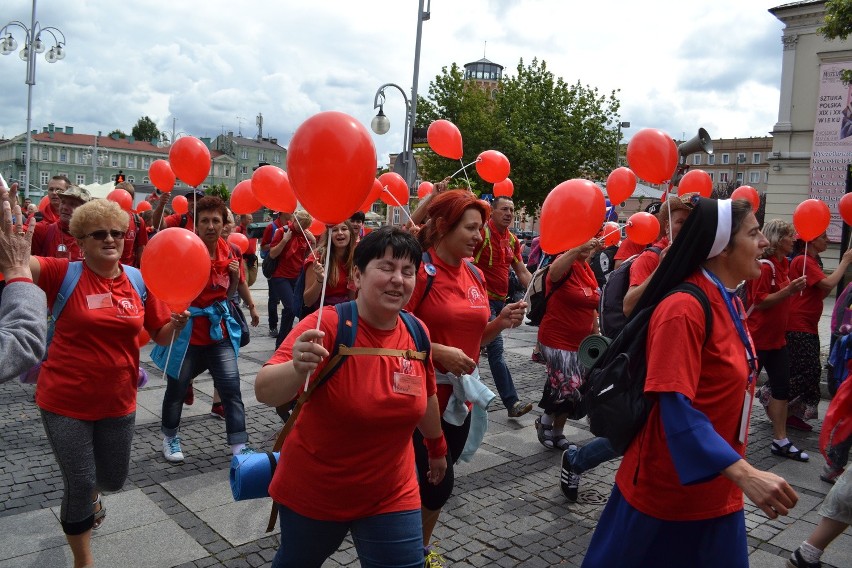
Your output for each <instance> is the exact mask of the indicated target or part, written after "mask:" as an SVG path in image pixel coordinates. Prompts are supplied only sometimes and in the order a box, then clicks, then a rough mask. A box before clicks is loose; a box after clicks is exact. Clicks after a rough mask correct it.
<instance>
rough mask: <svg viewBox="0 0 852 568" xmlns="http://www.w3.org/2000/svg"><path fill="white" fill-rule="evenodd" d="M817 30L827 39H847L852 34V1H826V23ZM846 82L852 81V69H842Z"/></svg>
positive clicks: (843, 78) (842, 76) (841, 76)
mask: <svg viewBox="0 0 852 568" xmlns="http://www.w3.org/2000/svg"><path fill="white" fill-rule="evenodd" d="M817 31H818V32H819V33H821V34H822V35H823V37H824V38H825V39H829V40H831V39H840V40H846V38H847V37H849V34H852V2H850V1H849V0H828V1H827V2H826V3H825V25H824V26H822V27H821V28H818V29H817ZM840 78H841V79H842V80H843V82H844V83H846V84H849V83H852V69H844V70H843V71H841V75H840Z"/></svg>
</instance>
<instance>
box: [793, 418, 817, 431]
mask: <svg viewBox="0 0 852 568" xmlns="http://www.w3.org/2000/svg"><path fill="white" fill-rule="evenodd" d="M787 426H789V427H790V428H793V429H794V430H801V431H803V432H810V431H811V430H813V429H814V427H813V426H811V425H810V424H808V423H807V422H805V421H804V420H802V419H801V418H799V417H798V416H788V417H787Z"/></svg>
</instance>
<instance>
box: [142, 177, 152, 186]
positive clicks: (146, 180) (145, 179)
mask: <svg viewBox="0 0 852 568" xmlns="http://www.w3.org/2000/svg"><path fill="white" fill-rule="evenodd" d="M142 184H143V185H151V178H149V177H148V176H145V177H143V178H142Z"/></svg>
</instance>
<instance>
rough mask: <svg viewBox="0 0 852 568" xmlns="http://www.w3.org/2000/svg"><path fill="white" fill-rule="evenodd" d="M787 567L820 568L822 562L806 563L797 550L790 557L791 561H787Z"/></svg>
mask: <svg viewBox="0 0 852 568" xmlns="http://www.w3.org/2000/svg"><path fill="white" fill-rule="evenodd" d="M787 566H788V568H820V567H821V566H822V562H819V561H817V562H805V559H804V558H802V553H801V552H799V549H798V548H797V549H796V550H794V551H793V554H791V555H790V558H789V560H787Z"/></svg>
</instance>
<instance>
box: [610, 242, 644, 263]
mask: <svg viewBox="0 0 852 568" xmlns="http://www.w3.org/2000/svg"><path fill="white" fill-rule="evenodd" d="M644 249H645V245H640V244H638V243H636V242H633V241H631V240H630V239H628V238H625V239H624V240H623V241H621V245H619V247H618V250H617V251H615V256H614V257H613V260H627V259H628V258H630V257H631V256H633V255H634V254H639V253H640V252H642V251H643V250H644Z"/></svg>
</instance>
